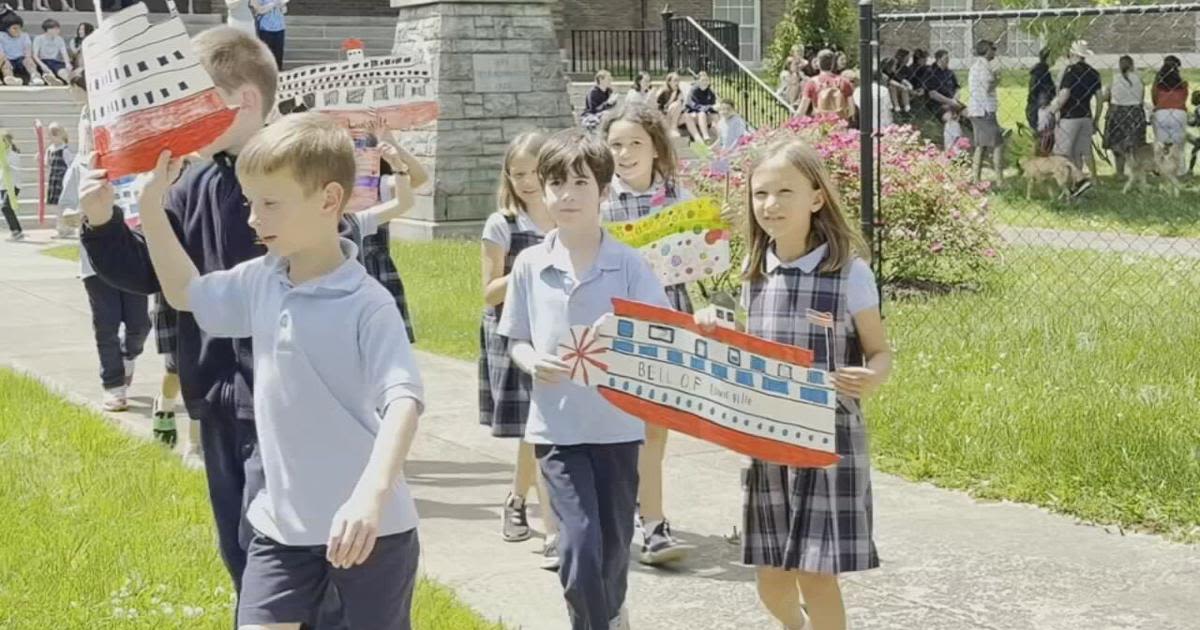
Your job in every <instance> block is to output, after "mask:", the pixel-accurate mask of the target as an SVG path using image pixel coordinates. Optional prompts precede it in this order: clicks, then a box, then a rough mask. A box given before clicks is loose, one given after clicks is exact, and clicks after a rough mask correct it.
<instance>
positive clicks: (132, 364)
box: [125, 359, 137, 387]
mask: <svg viewBox="0 0 1200 630" xmlns="http://www.w3.org/2000/svg"><path fill="white" fill-rule="evenodd" d="M136 367H137V361H135V360H134V359H125V386H126V387H128V386H130V385H133V370H134V368H136Z"/></svg>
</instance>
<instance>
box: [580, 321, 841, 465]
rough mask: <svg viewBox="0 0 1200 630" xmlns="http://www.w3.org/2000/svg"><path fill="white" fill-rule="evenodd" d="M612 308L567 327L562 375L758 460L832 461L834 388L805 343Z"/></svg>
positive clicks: (649, 418)
mask: <svg viewBox="0 0 1200 630" xmlns="http://www.w3.org/2000/svg"><path fill="white" fill-rule="evenodd" d="M613 307H614V311H613V314H612V315H608V316H605V317H604V318H602V319H601V320H600V321H598V322H597V323H596V325H595V326H594V327H590V328H589V327H580V328H577V329H573V330H572V337H571V339H569V340H566V343H565V344H564V346H563V348H562V349H563V350H565V352H564V353H562V354H561V356H562V358H563V359H564V360H565V361H567V362H568V364H570V365H571V366H572V370H573V372H572V380H574V381H576V382H578V383H580V384H584V385H588V386H593V387H598V389H599V392H600V394H601V395H602V396H604V398H605V399H606V400H608V401H609V402H610V403H612V404H613V405H616V406H617V407H618V408H620V409H621V410H622V411H625V412H626V413H629V414H631V415H633V416H636V417H638V418H640V419H642V420H643V421H645V422H649V423H652V424H657V425H660V426H663V427H666V428H668V429H671V430H674V431H679V432H681V433H686V434H688V435H691V436H693V437H696V438H699V439H702V440H705V441H707V442H711V443H714V444H719V445H721V446H724V447H726V448H729V449H731V450H734V451H736V452H738V453H742V454H744V455H749V456H751V457H756V458H758V459H762V460H765V461H770V462H774V463H778V464H785V465H788V466H795V467H802V468H823V467H827V466H831V465H833V464H836V463H837V462H838V460H839V456H838V455H837V450H836V444H835V415H836V409H837V393H836V391H835V390H834V388H833V386H832V384H831V383H830V381H829V374H828V372H826V371H825V370H822V369H818V368H816V367H814V366H813V355H812V352H811V351H809V350H805V349H803V348H798V347H795V346H788V345H784V344H780V343H775V342H772V341H767V340H765V339H761V338H758V337H753V336H751V335H747V334H745V333H741V332H737V331H736V330H731V329H727V328H718V329H717V330H716V331H714V332H712V333H701V332H700V329H699V327H698V326H696V325H695V323H694V322H693V320H692V316H691V315H688V314H686V313H680V312H677V311H673V310H670V309H665V308H659V307H656V306H651V305H648V304H642V303H639V302H633V301H629V300H622V299H614V300H613Z"/></svg>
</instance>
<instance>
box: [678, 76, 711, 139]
mask: <svg viewBox="0 0 1200 630" xmlns="http://www.w3.org/2000/svg"><path fill="white" fill-rule="evenodd" d="M683 109H684V111H685V112H686V113H687V116H686V118H685V119H684V122H685V123H687V130H688V134H689V135H690V136H691V137H692V142H700V141H701V140H703V141H704V142H712V134H711V133H709V128H711V127H712V124H713V123H714V122H716V121H715V120H714V119H715V118H716V116H717V94H716V92H713V89H712V84H711V82H710V81H709V78H708V73H707V72H701V73H700V74H698V75H696V82H695V83H693V84H692V87H691V89H689V90H688V95H687V103H686V104H685V105H684V108H683Z"/></svg>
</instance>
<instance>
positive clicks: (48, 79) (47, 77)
mask: <svg viewBox="0 0 1200 630" xmlns="http://www.w3.org/2000/svg"><path fill="white" fill-rule="evenodd" d="M42 82H43V83H45V84H46V85H53V86H55V87H61V86H64V85H66V84H67V83H66V81H63V80H62V79H60V78H58V76H57V75H54V74H51V73H49V72H46V73H44V74H42Z"/></svg>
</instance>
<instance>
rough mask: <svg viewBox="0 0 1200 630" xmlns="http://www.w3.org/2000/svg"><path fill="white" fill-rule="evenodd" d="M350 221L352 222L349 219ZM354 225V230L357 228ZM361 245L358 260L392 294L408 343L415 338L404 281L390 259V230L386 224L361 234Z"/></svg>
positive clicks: (394, 263)
mask: <svg viewBox="0 0 1200 630" xmlns="http://www.w3.org/2000/svg"><path fill="white" fill-rule="evenodd" d="M351 223H354V222H353V221H351ZM357 229H358V228H357V226H355V230H357ZM360 242H361V243H362V246H361V247H360V248H359V250H360V252H361V253H360V254H359V258H360V260H359V262H361V263H362V265H363V267H366V268H367V274H368V275H369V276H371V277H372V278H375V279H376V280H378V281H379V284H382V285H383V288H385V289H387V290H388V293H391V294H392V297H393V298H394V299H395V300H396V308H398V309H400V316H401V317H403V318H404V329H405V331H406V332H408V341H409V343H412V342H415V341H416V340H417V337H416V335H414V334H413V325H412V317H411V316H410V315H409V314H408V300H407V299H405V297H404V282H403V281H401V280H400V271H399V270H398V269H396V262H395V261H393V260H392V253H391V252H390V251H389V250H388V246H389V245H390V244H391V242H392V232H391V229H390V228H389V227H388V226H387V225H381V226H379V230H377V231H376V232H375V233H374V234H363V235H362V237H361V241H360Z"/></svg>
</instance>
